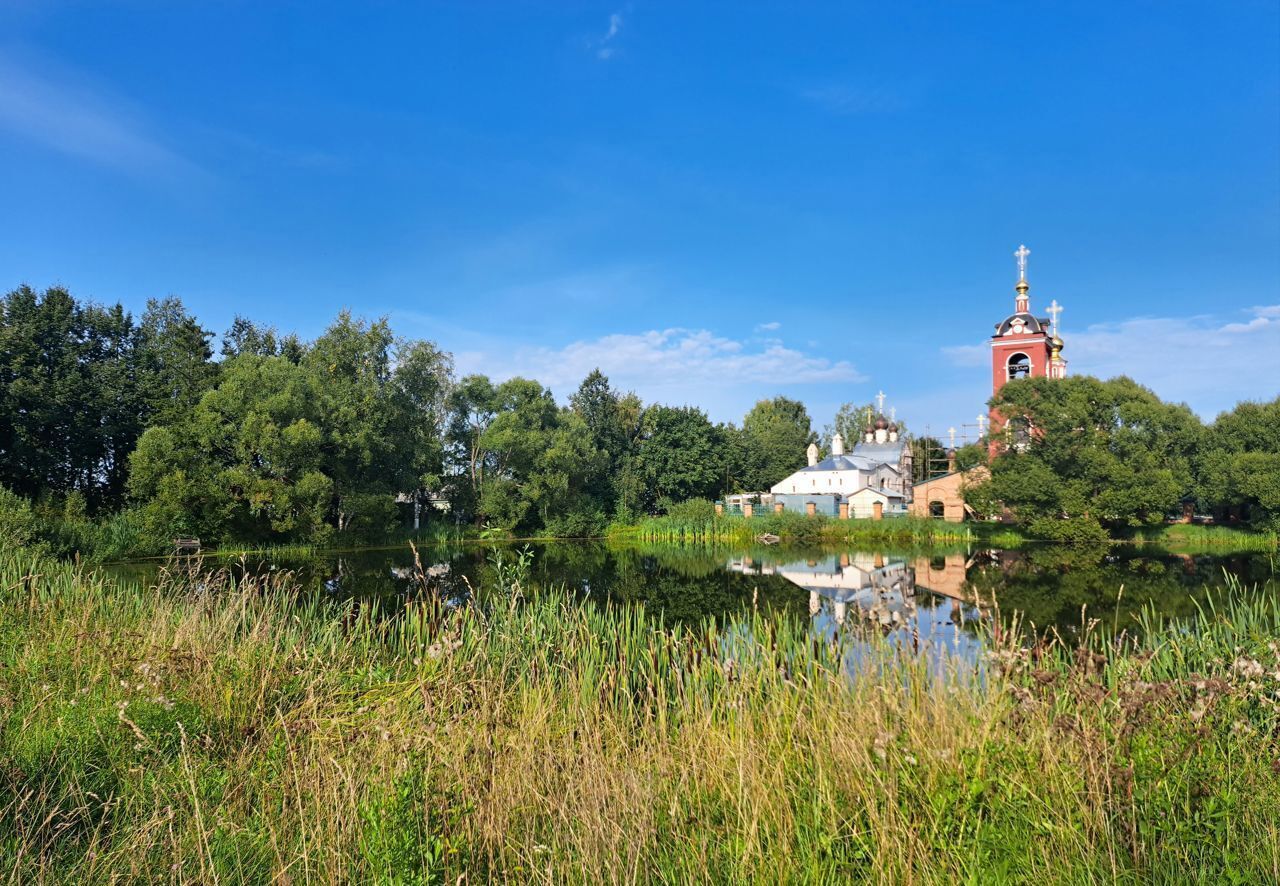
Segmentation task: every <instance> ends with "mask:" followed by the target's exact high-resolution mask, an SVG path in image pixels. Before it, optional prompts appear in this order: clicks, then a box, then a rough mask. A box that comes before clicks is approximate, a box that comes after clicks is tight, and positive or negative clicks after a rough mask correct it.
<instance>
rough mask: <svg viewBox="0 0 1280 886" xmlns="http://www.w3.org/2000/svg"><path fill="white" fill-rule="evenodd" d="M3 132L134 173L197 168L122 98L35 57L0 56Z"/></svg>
mask: <svg viewBox="0 0 1280 886" xmlns="http://www.w3.org/2000/svg"><path fill="white" fill-rule="evenodd" d="M0 130H3V131H7V132H9V133H11V134H13V135H15V136H18V137H19V138H22V139H25V140H27V141H30V142H34V143H37V144H41V145H44V146H45V147H47V148H51V149H53V150H55V151H59V152H61V153H64V154H68V155H70V156H74V157H82V158H84V159H87V160H90V161H92V162H95V163H98V164H101V165H103V166H109V167H113V168H115V169H119V170H122V171H125V172H128V173H130V174H134V175H145V176H148V177H156V176H159V177H172V176H178V175H190V174H193V173H198V172H199V170H197V168H196V167H195V166H194V164H192V163H191V162H190V161H188V160H186V159H185V158H183V157H181V156H180V155H179V154H177V153H176V152H175V151H173V150H172V149H170V148H169V147H167V146H165V145H164V143H163V142H162V141H161V140H160V139H159V138H157V137H156V136H154V135H152V134H151V133H150V132H149V127H148V126H147V125H145V124H144V123H143V122H142V119H141V115H140V114H138V113H137V112H136V111H133V110H131V109H130V108H129V107H128V106H127V103H126V102H124V101H123V100H122V99H120V98H118V97H115V96H112V95H110V94H108V93H107V92H106V91H105V90H103V89H101V88H100V87H98V86H96V85H95V84H92V83H91V82H89V81H88V80H86V79H85V78H84V77H82V76H79V75H77V74H75V73H73V72H71V71H68V70H65V69H55V68H54V67H52V66H50V65H48V64H45V63H41V62H37V61H35V60H33V59H28V58H22V59H18V58H13V57H4V56H0Z"/></svg>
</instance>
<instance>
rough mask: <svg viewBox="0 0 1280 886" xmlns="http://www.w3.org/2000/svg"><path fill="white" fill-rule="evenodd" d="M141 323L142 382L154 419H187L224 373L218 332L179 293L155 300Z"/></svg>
mask: <svg viewBox="0 0 1280 886" xmlns="http://www.w3.org/2000/svg"><path fill="white" fill-rule="evenodd" d="M138 326H139V328H138V351H139V366H140V376H139V382H140V385H141V388H142V395H143V397H144V398H145V400H146V404H147V417H148V419H149V422H150V423H152V424H161V425H163V424H170V423H172V422H174V421H182V420H184V418H185V414H186V413H187V412H189V411H190V410H191V409H192V408H193V407H194V406H195V405H196V403H197V402H198V401H199V400H200V398H201V397H202V396H203V395H204V392H205V391H207V390H209V388H211V387H212V386H213V383H214V381H215V380H216V379H217V377H218V364H217V363H214V362H213V347H212V345H211V344H210V340H211V339H212V338H213V333H212V332H210V331H208V330H207V329H205V328H204V327H202V326H201V325H200V324H199V323H198V322H196V319H195V317H193V316H192V315H191V314H189V313H188V312H187V309H186V308H185V307H184V306H183V304H182V301H181V300H180V299H178V298H176V297H174V296H169V297H168V298H164V299H154V298H153V299H149V300H148V301H147V309H146V311H144V312H143V314H142V320H141V322H140V323H139V324H138Z"/></svg>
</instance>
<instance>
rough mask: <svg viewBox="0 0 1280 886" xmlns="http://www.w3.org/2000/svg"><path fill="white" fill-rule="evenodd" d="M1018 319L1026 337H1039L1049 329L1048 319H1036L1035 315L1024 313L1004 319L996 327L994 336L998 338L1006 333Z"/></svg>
mask: <svg viewBox="0 0 1280 886" xmlns="http://www.w3.org/2000/svg"><path fill="white" fill-rule="evenodd" d="M1019 317H1021V318H1022V322H1023V328H1024V329H1025V330H1026V334H1027V335H1039V334H1041V333H1044V332H1047V330H1048V329H1049V318H1048V317H1037V316H1036V315H1035V314H1028V313H1026V312H1025V311H1024V312H1020V313H1017V314H1010V315H1009V316H1008V317H1005V318H1004V322H1003V323H999V324H997V325H996V335H997V336H1000V335H1004V334H1005V333H1006V332H1008V331H1009V329H1010V328H1011V327H1012V326H1013V321H1014V320H1016V319H1017V318H1019Z"/></svg>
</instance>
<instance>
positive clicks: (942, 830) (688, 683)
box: [0, 550, 1280, 883]
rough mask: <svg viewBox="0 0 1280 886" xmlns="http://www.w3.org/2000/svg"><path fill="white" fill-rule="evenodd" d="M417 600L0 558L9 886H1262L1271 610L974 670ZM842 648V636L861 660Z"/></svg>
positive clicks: (276, 581) (565, 611) (1236, 605)
mask: <svg viewBox="0 0 1280 886" xmlns="http://www.w3.org/2000/svg"><path fill="white" fill-rule="evenodd" d="M495 557H500V558H501V559H500V560H496V561H495V563H494V568H493V569H492V570H490V572H491V573H492V575H493V576H494V578H493V584H492V585H491V586H488V587H485V588H481V589H478V596H477V601H476V603H475V604H474V605H471V606H468V607H464V608H461V609H454V610H451V609H448V608H446V607H445V606H444V605H443V604H441V603H440V601H439V600H438V599H436V598H435V597H433V596H431V595H430V594H428V593H426V592H425V584H424V592H423V593H421V594H417V595H413V596H411V597H410V598H409V599H407V600H405V601H403V602H402V603H400V604H397V605H395V606H387V605H383V604H379V603H370V604H367V605H361V604H359V603H356V602H344V603H336V602H332V601H329V600H327V599H325V598H323V597H319V596H315V595H307V594H303V593H301V592H299V591H298V590H297V588H296V587H295V586H294V585H293V584H292V582H291V580H290V577H289V576H288V575H287V574H286V575H273V576H270V577H267V578H242V579H237V578H236V577H235V576H234V575H233V574H232V573H231V572H229V571H226V570H212V571H210V570H208V569H200V568H192V567H191V565H190V564H187V565H183V564H178V563H175V564H173V565H172V566H171V567H170V568H168V569H166V570H165V571H164V572H163V573H162V575H161V577H160V579H159V580H158V581H156V582H154V583H152V584H150V585H148V586H140V585H137V584H132V583H129V582H115V581H111V580H108V579H106V578H104V577H103V576H102V575H100V574H98V573H94V572H91V571H83V570H79V569H76V568H73V567H71V566H68V565H65V564H59V563H53V562H49V561H48V560H46V559H44V558H42V557H39V556H36V555H32V554H30V553H28V552H26V551H23V550H16V551H14V550H9V551H3V550H0V589H2V590H3V598H2V600H0V656H2V658H0V660H2V661H3V662H4V663H5V667H3V668H0V723H2V725H3V731H2V732H0V865H3V866H4V871H5V873H6V874H7V876H8V878H9V879H10V880H11V881H13V882H33V883H39V882H84V883H97V882H104V883H105V882H117V881H134V882H142V881H147V882H149V881H155V880H169V881H178V882H202V883H207V882H266V881H280V880H288V881H308V882H311V881H315V882H400V883H429V882H440V883H445V882H447V883H455V882H459V881H461V882H483V881H488V880H491V879H499V880H517V881H521V882H527V881H533V882H548V883H550V882H556V883H559V882H585V881H590V882H624V883H631V882H686V881H698V882H707V881H713V882H858V881H877V882H922V883H952V882H957V881H970V882H1001V881H1019V882H1025V881H1037V880H1047V881H1053V882H1087V881H1098V880H1106V881H1119V882H1148V881H1166V882H1188V881H1196V880H1199V881H1201V882H1224V881H1226V882H1267V881H1271V882H1274V881H1275V880H1276V879H1277V878H1278V877H1280V835H1278V834H1277V829H1276V827H1275V822H1276V821H1277V820H1280V774H1277V769H1278V768H1280V767H1277V766H1276V759H1277V746H1276V738H1275V736H1276V729H1277V725H1278V721H1277V716H1276V708H1275V706H1276V696H1275V693H1276V692H1277V691H1280V646H1278V645H1277V640H1276V638H1277V637H1278V636H1280V604H1278V603H1277V601H1276V600H1275V599H1273V598H1272V599H1268V598H1266V597H1263V596H1260V595H1258V594H1256V593H1252V592H1250V591H1248V590H1247V589H1244V588H1241V587H1239V586H1237V585H1233V584H1230V583H1229V584H1228V585H1227V586H1226V587H1225V588H1223V589H1222V590H1221V591H1220V592H1219V593H1218V594H1216V595H1215V596H1213V597H1212V598H1211V599H1212V600H1213V602H1212V603H1211V604H1209V605H1208V606H1207V607H1206V609H1205V611H1204V612H1203V614H1202V618H1201V619H1200V620H1199V621H1198V622H1196V623H1195V624H1168V623H1163V622H1159V621H1158V620H1157V619H1156V617H1155V616H1154V614H1151V613H1148V614H1147V615H1146V616H1145V617H1146V618H1147V620H1148V622H1147V624H1146V627H1147V628H1148V632H1147V633H1144V634H1143V635H1141V638H1139V637H1136V636H1133V635H1128V634H1117V633H1116V632H1114V630H1109V629H1108V628H1107V626H1105V625H1090V626H1088V627H1089V630H1087V631H1085V640H1084V642H1083V644H1082V645H1078V646H1075V645H1073V646H1067V645H1065V644H1063V643H1061V642H1059V641H1056V640H1054V639H1053V638H1045V639H1043V640H1042V641H1040V642H1038V643H1036V644H1033V645H1030V646H1026V645H1022V644H1020V643H1019V642H1017V641H1016V640H1015V639H1014V638H1016V637H1020V636H1024V634H1023V633H1022V632H1019V631H1017V630H1004V629H1000V630H995V631H994V633H993V635H992V636H991V637H990V638H989V643H990V645H991V649H992V653H991V655H990V657H989V659H987V660H985V661H983V662H981V663H979V664H978V665H977V666H976V667H975V666H973V665H972V664H971V663H967V662H961V661H945V660H944V661H943V662H941V663H930V662H927V661H924V660H922V659H920V658H919V657H917V656H914V655H911V654H908V653H906V652H905V651H902V650H900V649H898V648H897V647H895V646H893V645H892V644H889V643H887V642H881V643H877V642H872V643H871V646H870V649H871V651H870V652H869V653H867V654H863V655H860V656H859V657H858V658H857V659H856V663H853V664H851V663H850V662H851V658H850V656H849V648H848V647H847V644H846V643H845V640H844V639H842V638H841V637H817V636H815V635H814V634H813V633H812V632H811V629H810V626H809V623H808V622H807V621H806V620H803V619H799V618H788V617H777V616H773V617H765V616H764V615H762V614H760V613H756V612H749V613H747V614H746V615H745V616H743V617H741V618H735V619H733V620H730V621H719V622H717V621H712V620H707V621H704V622H701V623H698V624H694V625H691V626H690V625H686V626H670V627H664V626H663V625H661V624H660V623H659V622H658V621H657V620H656V619H655V618H654V617H652V616H651V615H650V614H648V613H646V612H645V611H644V610H643V609H642V608H640V607H627V608H623V607H613V608H610V607H591V606H579V605H575V604H574V603H573V601H572V600H571V599H570V598H569V596H567V595H564V594H560V593H554V592H547V593H533V592H532V591H531V590H530V589H529V587H528V580H527V574H528V561H527V556H526V555H522V554H520V553H519V552H514V551H509V550H500V551H498V552H497V553H496V554H495ZM868 639H869V638H868Z"/></svg>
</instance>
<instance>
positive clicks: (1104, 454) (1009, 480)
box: [967, 376, 1204, 536]
mask: <svg viewBox="0 0 1280 886" xmlns="http://www.w3.org/2000/svg"><path fill="white" fill-rule="evenodd" d="M991 405H992V406H993V407H995V408H996V409H998V410H999V411H1000V413H1001V414H1002V415H1003V416H1004V418H1005V421H1006V422H1007V426H1008V427H1010V428H1018V427H1022V428H1025V429H1027V433H1026V434H1025V435H1024V437H1023V438H1024V440H1025V442H1024V443H1022V444H1020V445H1011V446H1010V447H1009V448H1008V450H1007V451H1006V452H1004V453H1003V454H1002V455H1000V456H999V457H998V458H996V459H995V460H994V461H993V463H992V465H991V479H990V481H989V482H988V483H984V484H980V485H978V486H976V487H973V488H971V490H970V493H969V494H968V495H967V498H970V499H971V501H972V503H975V506H979V507H985V508H988V509H989V508H990V507H991V506H992V505H991V502H997V501H998V502H1002V503H1003V505H1004V507H1006V508H1008V509H1009V510H1010V511H1011V512H1012V513H1013V514H1014V515H1015V516H1016V517H1018V518H1019V519H1021V520H1024V521H1026V522H1027V523H1028V524H1029V525H1030V526H1031V527H1032V529H1033V531H1036V532H1037V533H1039V534H1042V535H1046V536H1055V535H1058V534H1062V533H1064V532H1068V531H1074V530H1069V528H1068V527H1064V525H1063V524H1062V522H1061V521H1064V520H1066V521H1074V523H1075V524H1077V525H1082V526H1087V525H1092V526H1094V527H1096V528H1097V529H1098V530H1101V529H1102V528H1106V529H1110V530H1115V529H1122V528H1124V527H1132V526H1141V525H1144V524H1152V523H1158V522H1160V521H1161V520H1163V519H1164V518H1165V516H1166V515H1167V514H1170V513H1173V512H1175V511H1176V510H1177V508H1178V503H1179V501H1180V500H1181V498H1182V496H1184V495H1186V494H1187V493H1188V492H1189V491H1190V490H1191V489H1192V482H1193V477H1192V470H1191V464H1192V458H1193V456H1194V454H1195V452H1196V450H1197V448H1198V446H1199V445H1200V443H1201V441H1202V438H1203V433H1204V429H1203V426H1202V425H1201V423H1200V420H1199V419H1198V418H1196V416H1195V414H1194V413H1192V412H1191V410H1190V409H1189V408H1188V407H1186V406H1185V405H1175V404H1169V403H1164V402H1162V401H1161V400H1160V399H1159V398H1158V397H1156V395H1155V394H1153V393H1152V392H1151V391H1149V390H1148V389H1146V388H1144V387H1142V386H1141V385H1138V384H1136V383H1134V382H1133V381H1131V380H1129V379H1127V378H1116V379H1112V380H1110V381H1100V380H1098V379H1096V378H1090V377H1088V376H1079V377H1075V378H1067V379H1048V378H1032V379H1022V380H1018V381H1014V382H1010V383H1009V384H1007V385H1005V386H1004V387H1003V388H1001V389H1000V392H999V393H998V394H997V395H996V396H995V397H994V398H992V400H991ZM1086 534H1087V533H1086ZM1094 534H1096V533H1094Z"/></svg>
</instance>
